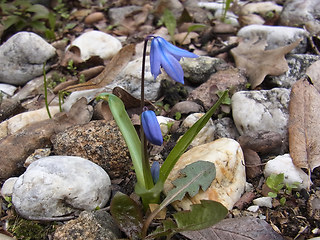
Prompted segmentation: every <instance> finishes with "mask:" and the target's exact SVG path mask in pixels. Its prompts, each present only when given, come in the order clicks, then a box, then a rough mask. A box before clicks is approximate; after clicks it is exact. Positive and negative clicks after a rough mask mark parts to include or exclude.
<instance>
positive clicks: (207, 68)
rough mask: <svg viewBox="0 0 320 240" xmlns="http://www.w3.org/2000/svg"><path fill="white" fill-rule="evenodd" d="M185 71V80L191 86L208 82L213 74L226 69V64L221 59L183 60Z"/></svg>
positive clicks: (202, 57)
mask: <svg viewBox="0 0 320 240" xmlns="http://www.w3.org/2000/svg"><path fill="white" fill-rule="evenodd" d="M180 64H181V67H182V69H183V71H184V79H185V80H186V81H188V82H190V83H191V84H196V85H199V84H202V83H204V82H206V81H207V80H208V79H209V77H210V76H211V74H213V73H215V72H217V70H220V69H222V68H223V66H224V67H225V68H226V62H225V61H224V60H222V59H220V58H213V57H207V56H200V57H198V58H182V59H181V61H180Z"/></svg>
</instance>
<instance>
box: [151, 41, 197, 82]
mask: <svg viewBox="0 0 320 240" xmlns="http://www.w3.org/2000/svg"><path fill="white" fill-rule="evenodd" d="M182 57H189V58H196V57H198V56H197V55H196V54H194V53H191V52H188V51H186V50H183V49H181V48H178V47H176V46H174V45H172V44H171V43H169V42H167V41H166V40H165V39H163V38H162V37H153V39H152V42H151V50H150V67H151V73H152V75H153V76H154V78H155V79H156V78H157V76H158V75H159V74H160V67H162V68H163V69H164V70H165V71H166V73H167V74H168V75H169V76H170V77H171V78H172V79H173V80H175V81H176V82H179V83H182V84H183V83H184V81H183V69H182V67H181V65H180V63H179V61H180V59H181V58H182Z"/></svg>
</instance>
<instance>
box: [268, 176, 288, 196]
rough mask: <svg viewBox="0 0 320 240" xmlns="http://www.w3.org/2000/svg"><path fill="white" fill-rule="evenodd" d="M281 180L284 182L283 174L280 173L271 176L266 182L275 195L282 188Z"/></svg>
mask: <svg viewBox="0 0 320 240" xmlns="http://www.w3.org/2000/svg"><path fill="white" fill-rule="evenodd" d="M283 180H284V174H283V173H280V174H271V175H270V176H269V177H268V178H267V180H266V184H267V186H268V187H269V188H271V189H272V190H273V191H275V192H276V193H278V192H279V191H280V190H281V189H282V188H283V186H284V184H283Z"/></svg>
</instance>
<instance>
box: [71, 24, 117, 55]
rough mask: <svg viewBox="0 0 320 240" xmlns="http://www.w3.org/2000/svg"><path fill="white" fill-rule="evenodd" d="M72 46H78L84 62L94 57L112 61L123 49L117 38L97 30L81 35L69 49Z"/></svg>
mask: <svg viewBox="0 0 320 240" xmlns="http://www.w3.org/2000/svg"><path fill="white" fill-rule="evenodd" d="M71 46H77V47H78V48H79V49H80V52H81V58H82V60H84V61H86V60H88V59H89V58H90V57H92V56H99V57H101V58H102V59H110V58H112V57H113V56H114V55H116V54H117V53H118V52H119V51H120V49H121V48H122V45H121V42H120V41H119V40H118V39H117V38H115V37H113V36H111V35H110V34H107V33H104V32H101V31H95V30H94V31H89V32H86V33H83V34H81V35H80V36H79V37H77V38H76V39H75V40H74V41H73V42H72V43H71V45H70V46H68V48H69V47H71Z"/></svg>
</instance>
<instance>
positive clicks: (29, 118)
mask: <svg viewBox="0 0 320 240" xmlns="http://www.w3.org/2000/svg"><path fill="white" fill-rule="evenodd" d="M49 109H50V113H51V116H54V115H55V114H56V113H58V112H59V106H52V107H49ZM46 119H49V115H48V112H47V110H46V108H41V109H38V110H34V111H29V112H24V113H20V114H17V115H15V116H13V117H12V118H9V119H8V120H6V121H3V122H1V123H0V139H1V138H4V137H6V136H8V135H10V134H13V133H15V132H17V131H19V130H20V129H22V128H23V127H25V126H27V125H29V124H31V123H34V122H40V121H43V120H46Z"/></svg>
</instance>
